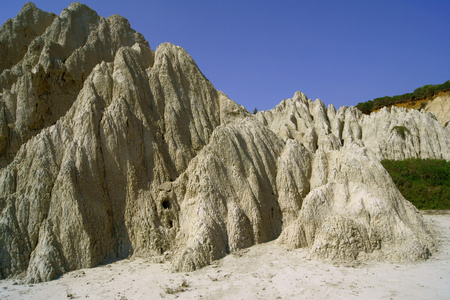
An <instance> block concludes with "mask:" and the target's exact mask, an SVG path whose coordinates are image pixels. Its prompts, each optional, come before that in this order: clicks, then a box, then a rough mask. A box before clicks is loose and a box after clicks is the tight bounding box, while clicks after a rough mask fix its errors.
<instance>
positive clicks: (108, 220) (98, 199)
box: [0, 3, 450, 282]
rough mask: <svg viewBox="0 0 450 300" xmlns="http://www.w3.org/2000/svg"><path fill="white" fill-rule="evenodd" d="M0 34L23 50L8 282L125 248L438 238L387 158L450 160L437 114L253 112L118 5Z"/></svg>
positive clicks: (5, 104) (178, 265)
mask: <svg viewBox="0 0 450 300" xmlns="http://www.w3.org/2000/svg"><path fill="white" fill-rule="evenodd" d="M31 15H32V17H30V16H31ZM21 22H28V23H29V24H30V25H29V28H31V29H30V30H31V31H32V35H33V36H29V35H28V34H27V38H25V37H24V35H25V34H24V33H23V28H24V26H23V24H22V23H21ZM73 24H76V26H74V25H73ZM25 27H27V26H25ZM10 28H12V29H10ZM27 28H28V27H27ZM27 30H28V29H27ZM0 31H1V41H2V44H1V45H0V47H1V49H5V47H6V48H7V47H11V46H10V45H22V46H23V47H27V50H26V51H25V50H24V51H22V54H17V55H16V54H14V55H13V54H8V53H9V52H6V51H5V52H3V50H2V55H3V53H6V55H5V61H4V62H3V65H2V69H1V71H2V73H1V76H0V83H1V89H2V90H1V93H2V94H1V99H0V134H1V136H0V151H1V152H0V154H1V159H2V168H1V170H0V211H1V216H0V272H1V273H0V274H1V275H0V277H1V278H6V277H10V276H14V275H21V274H22V275H23V276H25V277H26V280H27V281H28V282H36V281H46V280H51V279H54V278H56V277H58V276H59V275H61V274H63V273H64V272H68V271H70V270H75V269H79V268H86V267H93V266H96V265H98V264H100V263H103V262H107V261H109V260H111V259H117V258H124V257H128V256H130V255H142V256H159V255H164V257H166V258H167V259H170V260H171V261H172V262H173V265H174V268H175V269H176V270H180V271H181V270H194V269H196V268H199V267H203V266H205V265H207V264H209V263H210V262H211V261H213V260H216V259H218V258H221V257H223V256H225V255H226V254H227V253H229V252H233V251H236V250H238V249H241V248H245V247H249V246H251V245H254V244H256V243H262V242H266V241H270V240H274V239H277V238H278V240H279V242H280V243H283V244H285V245H286V246H287V247H309V248H310V251H311V252H310V253H311V256H312V257H316V258H319V259H339V260H353V259H358V258H360V259H366V258H370V257H375V258H383V259H392V260H401V259H405V260H416V259H421V258H427V257H428V255H429V254H430V251H432V250H433V248H434V241H433V238H432V236H431V235H430V232H429V231H428V229H427V228H426V227H425V225H424V223H423V220H422V217H421V215H420V213H419V212H418V211H417V210H416V209H415V208H414V207H413V206H412V205H411V204H410V203H409V202H408V201H406V200H405V199H404V198H403V197H402V195H401V194H400V192H399V191H398V190H397V188H396V187H395V185H394V183H393V182H392V180H391V178H390V177H389V175H388V173H387V172H386V171H385V170H384V168H383V167H382V165H381V164H380V159H381V158H394V159H403V158H407V157H424V158H425V157H427V158H428V157H433V158H444V159H447V160H448V159H449V157H450V153H449V149H450V138H449V132H448V131H447V130H444V129H443V128H442V126H441V125H440V124H439V123H438V122H437V121H436V119H435V118H433V117H432V116H430V115H426V114H421V113H419V112H416V111H414V112H410V113H408V112H406V111H404V110H401V109H392V110H390V111H389V110H382V111H381V112H379V113H377V114H371V115H370V116H364V115H362V114H361V113H360V112H359V111H358V110H357V109H355V108H354V107H350V108H347V107H343V108H340V109H339V110H337V111H336V109H335V108H334V107H333V106H329V107H328V109H327V108H326V107H325V106H324V105H323V103H322V102H320V101H319V100H316V101H314V102H313V101H311V100H309V99H307V97H306V96H305V95H304V94H302V93H299V92H297V93H296V94H295V96H294V98H292V99H287V100H284V101H283V102H281V103H280V104H279V105H278V106H277V107H276V108H274V109H273V110H270V111H266V112H259V113H258V114H256V115H255V116H254V115H252V114H250V113H248V112H247V111H246V110H245V109H244V108H243V107H242V106H239V105H238V104H236V103H235V102H233V101H231V100H230V99H229V98H228V97H227V96H226V95H225V94H223V93H222V92H219V91H217V90H216V89H215V88H214V87H213V85H212V84H211V83H210V82H209V81H208V80H207V79H206V78H205V77H204V75H203V74H202V73H201V72H200V70H199V69H198V67H197V65H196V64H195V62H194V61H193V60H192V58H191V57H190V56H189V55H188V54H187V53H186V52H185V51H184V50H183V49H182V48H180V47H177V46H174V45H171V44H162V45H160V46H159V47H158V48H157V49H156V51H155V52H153V51H152V50H151V49H150V47H149V46H148V43H147V42H146V41H145V40H144V38H143V37H142V35H140V34H139V33H137V32H135V31H133V30H132V29H130V27H129V24H128V22H127V21H126V20H125V19H123V18H122V17H119V16H112V17H109V18H107V19H104V18H102V17H99V16H98V15H97V14H96V13H95V12H93V11H92V10H91V9H89V8H88V7H86V6H85V5H81V4H78V3H75V4H72V5H71V6H69V8H68V9H66V10H64V11H63V12H62V13H61V15H60V16H58V17H57V16H55V15H53V14H48V13H44V12H41V11H40V10H38V9H37V8H36V7H35V6H34V5H32V4H26V5H25V6H24V8H23V9H22V11H21V12H20V13H19V15H18V16H17V17H16V18H15V19H14V20H12V21H7V22H6V23H5V25H3V27H2V28H1V29H0ZM8 49H9V48H8Z"/></svg>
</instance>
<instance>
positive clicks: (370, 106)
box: [356, 80, 450, 114]
mask: <svg viewBox="0 0 450 300" xmlns="http://www.w3.org/2000/svg"><path fill="white" fill-rule="evenodd" d="M441 91H442V92H445V91H450V80H448V81H446V82H444V83H443V84H438V85H430V84H428V85H424V86H422V87H420V88H417V89H415V90H414V92H413V93H406V94H403V95H396V96H392V97H389V96H384V97H380V98H375V99H373V100H369V101H366V102H360V103H358V104H357V105H356V108H358V109H359V110H360V111H362V112H363V113H365V114H370V113H371V112H372V111H375V110H377V109H380V108H382V107H385V106H389V105H393V104H397V103H405V102H409V101H412V100H420V99H425V98H430V97H432V96H434V95H437V94H438V93H439V92H441Z"/></svg>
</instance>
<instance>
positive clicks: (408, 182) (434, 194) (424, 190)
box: [381, 159, 450, 209]
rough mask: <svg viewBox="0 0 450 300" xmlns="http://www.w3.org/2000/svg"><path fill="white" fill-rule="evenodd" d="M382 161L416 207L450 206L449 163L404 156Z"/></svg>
mask: <svg viewBox="0 0 450 300" xmlns="http://www.w3.org/2000/svg"><path fill="white" fill-rule="evenodd" d="M381 163H382V164H383V166H384V167H385V169H386V170H387V171H388V172H389V174H390V175H391V177H392V180H393V181H394V183H395V184H396V186H397V188H398V189H399V190H400V192H401V193H402V195H403V196H404V197H405V198H406V199H407V200H409V201H411V202H412V204H414V205H415V206H416V207H417V208H418V209H450V162H447V161H445V160H437V159H406V160H403V161H395V160H383V161H382V162H381Z"/></svg>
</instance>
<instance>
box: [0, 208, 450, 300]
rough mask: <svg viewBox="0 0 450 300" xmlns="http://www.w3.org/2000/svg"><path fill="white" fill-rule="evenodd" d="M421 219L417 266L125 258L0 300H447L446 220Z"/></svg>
mask: <svg viewBox="0 0 450 300" xmlns="http://www.w3.org/2000/svg"><path fill="white" fill-rule="evenodd" d="M424 218H425V220H426V222H427V224H428V225H429V226H430V228H433V229H434V230H435V231H436V232H437V235H438V241H439V244H438V250H437V251H436V252H435V253H433V256H432V258H431V259H429V260H427V261H424V262H418V263H413V264H411V263H409V264H404V263H389V262H363V263H361V262H355V263H351V264H346V265H333V264H327V263H321V262H317V261H311V260H308V259H307V255H306V254H307V251H306V250H305V249H297V250H293V251H287V250H285V249H283V248H282V247H280V246H278V245H277V244H276V243H274V242H270V243H265V244H260V245H256V246H253V247H251V248H248V249H245V250H242V251H240V252H238V253H233V254H231V255H228V256H227V257H225V258H224V259H221V260H219V261H216V262H215V263H214V264H213V265H211V266H208V267H206V268H203V269H201V270H197V271H195V272H190V273H172V272H170V264H169V263H156V262H155V261H154V260H146V259H142V258H131V259H126V260H122V261H118V262H114V263H111V264H108V265H102V266H99V267H96V268H92V269H84V270H77V271H73V272H70V273H67V274H65V275H64V276H62V277H61V278H59V279H58V280H54V281H51V282H45V283H39V284H22V283H21V282H20V281H19V280H17V279H16V280H14V279H8V280H2V281H0V299H120V300H125V299H175V298H177V299H449V298H450V212H449V211H446V212H440V213H438V214H434V213H426V214H424Z"/></svg>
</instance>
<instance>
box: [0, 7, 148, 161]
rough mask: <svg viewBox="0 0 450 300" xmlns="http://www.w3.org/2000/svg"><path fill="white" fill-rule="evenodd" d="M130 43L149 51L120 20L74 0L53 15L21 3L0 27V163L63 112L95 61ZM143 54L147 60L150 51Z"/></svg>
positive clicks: (109, 58)
mask: <svg viewBox="0 0 450 300" xmlns="http://www.w3.org/2000/svg"><path fill="white" fill-rule="evenodd" d="M134 44H138V45H140V47H142V48H146V49H147V50H146V51H147V52H151V50H150V48H149V47H148V43H147V41H145V39H144V38H143V36H142V35H141V34H139V33H137V32H136V31H134V30H132V29H131V28H130V25H129V23H128V21H127V20H126V19H125V18H123V17H120V16H117V15H114V16H111V17H109V18H107V19H105V18H103V17H100V16H98V15H97V13H96V12H95V11H93V10H91V9H90V8H89V7H87V6H86V5H83V4H80V3H73V4H71V5H70V6H69V7H68V8H67V9H64V10H63V11H62V12H61V14H60V15H59V16H56V15H54V14H52V13H47V12H43V11H41V10H39V9H38V8H36V7H35V6H34V4H32V3H27V4H25V6H24V7H23V9H22V10H21V11H20V13H19V14H18V15H17V17H15V18H14V19H12V20H11V19H10V20H8V21H6V22H5V24H4V25H3V26H2V27H1V30H0V55H1V56H0V85H1V87H2V91H1V96H2V100H3V101H2V105H1V106H0V166H1V167H4V166H6V165H7V164H8V163H9V162H11V161H12V159H13V158H14V155H15V154H16V153H17V151H18V150H19V148H20V146H21V145H22V144H23V143H25V142H26V141H28V140H29V139H30V138H31V137H32V136H34V135H36V134H38V133H39V132H40V131H41V130H42V129H43V128H46V127H48V126H51V125H53V124H55V123H56V121H57V120H59V119H60V118H61V117H62V116H64V114H65V113H66V112H67V111H68V110H69V109H70V107H71V106H72V104H73V102H74V101H75V99H76V97H77V96H78V94H79V92H80V90H81V88H82V86H83V82H84V80H85V79H86V77H87V76H88V75H89V74H90V73H91V71H92V69H93V68H94V67H95V66H96V65H97V64H99V63H101V62H102V61H105V62H112V61H113V60H114V57H115V54H116V52H117V51H118V49H119V48H121V47H123V46H133V45H134ZM146 54H148V53H146ZM145 57H146V60H147V63H151V62H152V60H153V58H152V55H145ZM2 111H3V113H2Z"/></svg>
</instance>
